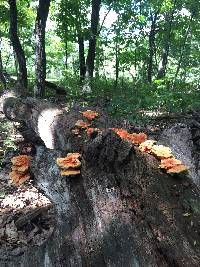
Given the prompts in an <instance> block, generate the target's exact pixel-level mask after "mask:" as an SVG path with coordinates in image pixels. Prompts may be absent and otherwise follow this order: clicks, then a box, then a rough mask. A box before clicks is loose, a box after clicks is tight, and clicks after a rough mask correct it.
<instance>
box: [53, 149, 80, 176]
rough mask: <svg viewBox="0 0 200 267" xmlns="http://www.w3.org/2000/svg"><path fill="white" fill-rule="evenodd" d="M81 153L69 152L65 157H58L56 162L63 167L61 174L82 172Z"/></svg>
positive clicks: (67, 174)
mask: <svg viewBox="0 0 200 267" xmlns="http://www.w3.org/2000/svg"><path fill="white" fill-rule="evenodd" d="M80 157H81V154H79V153H68V154H67V156H66V157H65V158H57V160H56V163H57V164H58V166H59V167H61V169H62V170H61V173H60V174H61V176H69V175H76V174H80V170H79V169H78V168H79V167H80V166H81V162H80V160H79V158H80Z"/></svg>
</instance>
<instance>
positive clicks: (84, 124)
mask: <svg viewBox="0 0 200 267" xmlns="http://www.w3.org/2000/svg"><path fill="white" fill-rule="evenodd" d="M75 126H76V127H78V128H82V129H86V128H88V127H89V126H90V123H88V122H84V121H83V120H78V121H77V122H76V124H75Z"/></svg>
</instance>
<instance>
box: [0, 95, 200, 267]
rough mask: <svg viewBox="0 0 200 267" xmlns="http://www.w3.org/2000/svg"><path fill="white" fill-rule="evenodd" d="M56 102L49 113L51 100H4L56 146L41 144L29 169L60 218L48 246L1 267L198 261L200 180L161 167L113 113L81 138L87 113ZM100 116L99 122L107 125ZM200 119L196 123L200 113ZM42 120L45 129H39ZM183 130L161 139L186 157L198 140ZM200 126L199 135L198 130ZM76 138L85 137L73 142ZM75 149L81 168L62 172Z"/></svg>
mask: <svg viewBox="0 0 200 267" xmlns="http://www.w3.org/2000/svg"><path fill="white" fill-rule="evenodd" d="M11 100H12V101H11ZM19 104H20V105H19ZM19 108H20V110H19ZM48 108H49V109H50V110H51V113H50V114H51V116H50V117H49V116H48V112H47V111H48ZM54 108H55V110H56V109H57V111H55V110H54V111H55V112H53V113H52V105H50V104H48V103H47V102H45V101H42V100H35V99H27V100H20V99H7V100H6V101H5V104H4V112H5V114H6V115H7V117H8V118H10V119H13V120H15V121H20V122H21V123H23V124H24V123H26V126H27V128H28V127H29V131H35V133H34V134H35V135H38V137H40V138H41V139H43V141H44V142H45V144H46V146H48V147H49V148H53V149H52V150H49V149H47V148H46V147H45V146H37V148H36V154H35V156H34V159H33V160H32V164H31V172H32V173H34V180H35V183H36V184H37V185H38V186H39V188H40V189H41V190H42V191H43V192H45V193H46V195H47V196H48V197H49V198H50V199H51V201H52V202H53V204H54V207H55V210H56V220H57V224H56V229H55V231H54V233H53V235H52V236H51V238H49V239H48V240H47V242H46V243H45V244H43V245H41V246H35V247H30V245H28V244H27V250H26V251H25V252H23V253H22V252H21V251H20V250H19V251H18V254H17V255H15V256H13V255H12V256H10V257H6V256H5V255H4V258H1V259H0V267H15V266H30V267H38V266H40V267H46V266H48V267H66V266H77V267H79V266H80V267H84V266H91V267H93V266H95V267H106V266H113V267H118V266H119V267H120V266H133V267H136V266H137V267H138V266H139V267H149V266H155V267H160V266H169V267H171V266H186V267H192V266H194V267H197V266H199V262H200V250H199V244H200V235H199V234H198V233H199V221H200V205H199V202H200V194H199V193H200V191H199V188H198V187H197V186H196V185H195V180H194V181H193V180H192V179H191V178H190V177H188V176H187V175H183V176H182V177H178V176H176V175H175V176H174V177H173V176H170V175H168V174H166V173H165V172H163V171H162V170H161V169H160V168H159V161H158V160H157V159H156V158H155V157H153V156H152V155H149V154H146V153H142V152H140V151H139V150H138V148H137V147H133V146H132V145H131V144H130V143H128V142H127V141H125V140H123V139H121V138H120V137H119V136H117V135H116V134H115V133H114V132H113V131H112V130H110V129H108V128H109V127H110V126H111V125H110V124H109V120H108V117H107V118H106V119H105V121H104V122H105V125H104V129H105V128H107V130H106V129H105V130H104V131H102V133H99V134H97V135H96V136H93V137H91V138H88V137H86V135H85V131H84V130H82V131H81V132H80V135H81V137H78V136H74V135H73V134H72V133H71V129H73V127H74V123H75V121H76V119H77V118H80V116H82V115H81V114H80V113H79V112H78V111H76V112H74V113H73V114H72V113H66V112H65V111H64V110H61V109H58V108H56V107H54ZM45 112H46V113H45ZM56 112H57V113H56ZM99 114H100V116H99V118H98V119H97V120H95V121H94V122H93V126H94V127H96V126H98V127H99V125H101V126H103V125H102V121H103V119H104V118H102V113H100V111H99ZM30 116H31V117H30ZM30 118H31V119H30ZM193 119H194V118H193ZM40 120H43V121H40ZM196 120H198V121H196V122H197V124H196V126H198V123H199V122H200V116H199V115H198V117H197V118H196ZM36 121H37V123H36ZM45 121H46V122H45ZM56 121H57V122H56ZM40 125H41V126H42V131H44V132H43V133H42V131H38V129H39V128H40ZM61 125H62V127H61ZM47 126H48V127H49V128H48V131H46V130H47ZM186 128H187V127H186ZM186 128H185V129H184V128H183V126H182V125H181V126H178V127H177V126H176V127H175V128H173V129H172V130H169V133H167V132H164V133H163V135H162V138H161V139H163V140H165V142H167V140H168V141H170V144H171V145H172V147H173V148H174V151H176V152H177V153H179V156H180V157H182V156H183V157H186V158H187V156H188V152H189V151H192V150H193V148H191V147H190V145H191V144H190V143H188V140H189V139H190V140H191V141H190V142H195V139H193V137H192V136H190V134H191V132H190V131H191V129H192V128H191V129H189V128H187V129H186ZM193 130H194V127H193ZM193 130H192V131H193ZM196 130H197V132H196V133H197V135H198V136H200V129H199V128H198V129H196ZM45 131H46V135H43V134H45ZM188 133H189V135H188ZM171 135H173V138H171ZM45 136H46V137H45ZM66 136H68V137H67V138H66ZM70 136H71V137H70ZM186 136H187V137H186ZM52 137H55V139H54V142H52V140H53V139H52ZM183 137H184V138H183ZM44 138H46V139H44ZM188 138H189V139H188ZM195 138H196V137H195ZM57 139H59V140H57ZM79 139H81V140H82V141H83V142H82V143H81V145H80V146H77V147H75V146H74V145H73V144H76V145H77V142H79V141H78V140H79ZM61 140H62V141H61ZM73 142H74V143H73ZM51 143H53V147H50V146H49V144H51ZM183 144H184V149H182V145H183ZM178 147H179V149H180V148H181V151H180V150H179V149H178ZM176 148H177V150H176ZM55 149H56V150H55ZM63 149H64V150H63ZM71 151H79V152H80V153H81V154H82V165H81V174H80V175H78V176H75V177H70V176H69V177H62V176H61V175H60V169H59V167H58V166H57V165H56V158H58V157H63V156H65V155H66V153H67V152H71ZM182 153H184V154H182ZM189 154H190V153H189ZM191 155H192V154H191ZM186 158H185V159H184V160H186ZM197 183H198V185H199V181H197ZM8 258H9V260H8Z"/></svg>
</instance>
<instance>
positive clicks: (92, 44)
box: [86, 0, 101, 78]
mask: <svg viewBox="0 0 200 267" xmlns="http://www.w3.org/2000/svg"><path fill="white" fill-rule="evenodd" d="M100 5H101V0H92V15H91V37H90V40H89V49H88V55H87V60H86V76H87V77H90V78H92V77H93V72H94V61H95V51H96V39H97V33H98V24H99V12H100Z"/></svg>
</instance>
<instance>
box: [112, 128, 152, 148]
mask: <svg viewBox="0 0 200 267" xmlns="http://www.w3.org/2000/svg"><path fill="white" fill-rule="evenodd" d="M112 130H113V131H114V132H115V133H116V134H117V135H119V136H120V137H121V138H122V139H125V140H127V141H129V142H131V143H132V144H134V145H139V144H141V143H142V142H145V141H146V140H147V135H146V134H145V133H138V134H137V133H132V134H130V133H128V132H127V131H126V130H124V129H121V128H120V129H119V128H112Z"/></svg>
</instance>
